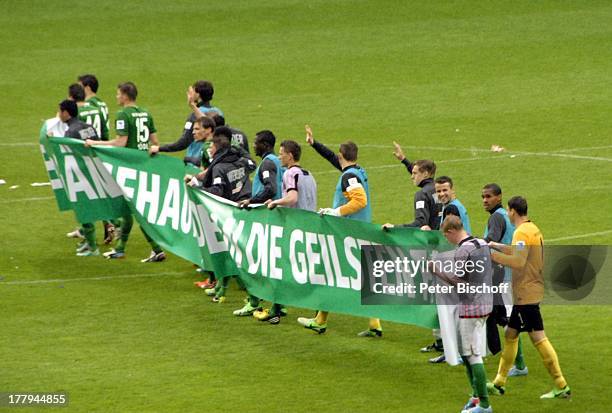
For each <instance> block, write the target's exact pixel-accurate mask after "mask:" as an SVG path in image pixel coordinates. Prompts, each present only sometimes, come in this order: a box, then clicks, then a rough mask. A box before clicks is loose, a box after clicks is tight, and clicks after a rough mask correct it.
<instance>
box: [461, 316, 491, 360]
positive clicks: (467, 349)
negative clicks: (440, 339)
mask: <svg viewBox="0 0 612 413" xmlns="http://www.w3.org/2000/svg"><path fill="white" fill-rule="evenodd" d="M486 322H487V317H481V318H460V319H459V337H458V340H457V341H458V342H459V354H461V356H463V357H469V356H484V355H485V354H482V351H481V349H482V348H486V347H485V343H486V340H487V327H486Z"/></svg>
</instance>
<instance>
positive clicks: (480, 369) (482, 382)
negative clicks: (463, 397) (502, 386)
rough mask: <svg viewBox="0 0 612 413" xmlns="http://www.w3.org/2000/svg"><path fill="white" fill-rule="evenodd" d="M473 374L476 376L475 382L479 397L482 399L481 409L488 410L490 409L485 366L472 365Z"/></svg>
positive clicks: (480, 364)
mask: <svg viewBox="0 0 612 413" xmlns="http://www.w3.org/2000/svg"><path fill="white" fill-rule="evenodd" d="M472 374H473V375H474V382H475V384H476V389H477V390H478V397H479V398H480V407H482V408H483V409H486V408H487V407H489V394H488V393H487V373H486V372H485V368H484V364H482V363H478V364H472Z"/></svg>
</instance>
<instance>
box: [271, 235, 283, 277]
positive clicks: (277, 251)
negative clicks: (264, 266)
mask: <svg viewBox="0 0 612 413" xmlns="http://www.w3.org/2000/svg"><path fill="white" fill-rule="evenodd" d="M283 230H284V228H283V227H281V226H278V225H271V226H270V278H274V279H276V280H282V279H283V269H282V268H278V267H277V266H276V261H277V260H278V259H279V258H281V256H282V254H281V247H279V246H278V245H276V242H277V241H278V239H279V238H282V237H283Z"/></svg>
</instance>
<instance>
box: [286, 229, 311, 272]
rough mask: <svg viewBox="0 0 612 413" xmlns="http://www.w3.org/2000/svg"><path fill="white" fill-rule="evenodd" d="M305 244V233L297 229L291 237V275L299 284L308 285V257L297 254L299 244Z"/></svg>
mask: <svg viewBox="0 0 612 413" xmlns="http://www.w3.org/2000/svg"><path fill="white" fill-rule="evenodd" d="M298 242H299V243H300V244H304V232H303V231H302V230H299V229H295V230H293V231H292V232H291V236H290V237H289V260H290V261H291V273H292V274H293V278H294V279H295V281H296V282H297V283H298V284H306V282H307V281H308V267H307V264H306V256H305V255H304V253H303V252H299V253H297V254H296V253H295V246H296V244H297V243H298ZM298 264H299V267H298Z"/></svg>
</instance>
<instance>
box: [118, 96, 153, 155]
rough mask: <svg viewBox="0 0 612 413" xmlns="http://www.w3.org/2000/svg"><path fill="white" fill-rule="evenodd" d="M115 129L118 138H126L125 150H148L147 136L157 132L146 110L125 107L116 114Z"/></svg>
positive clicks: (136, 107)
mask: <svg viewBox="0 0 612 413" xmlns="http://www.w3.org/2000/svg"><path fill="white" fill-rule="evenodd" d="M115 129H116V130H117V135H118V136H127V137H128V140H127V143H126V145H125V147H126V148H132V149H138V150H140V151H147V150H149V135H150V134H151V133H155V132H157V129H155V124H154V123H153V117H152V116H151V114H150V113H149V112H148V111H147V110H146V109H141V108H139V107H138V106H126V107H124V108H123V109H121V110H120V111H119V112H117V120H116V121H115Z"/></svg>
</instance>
